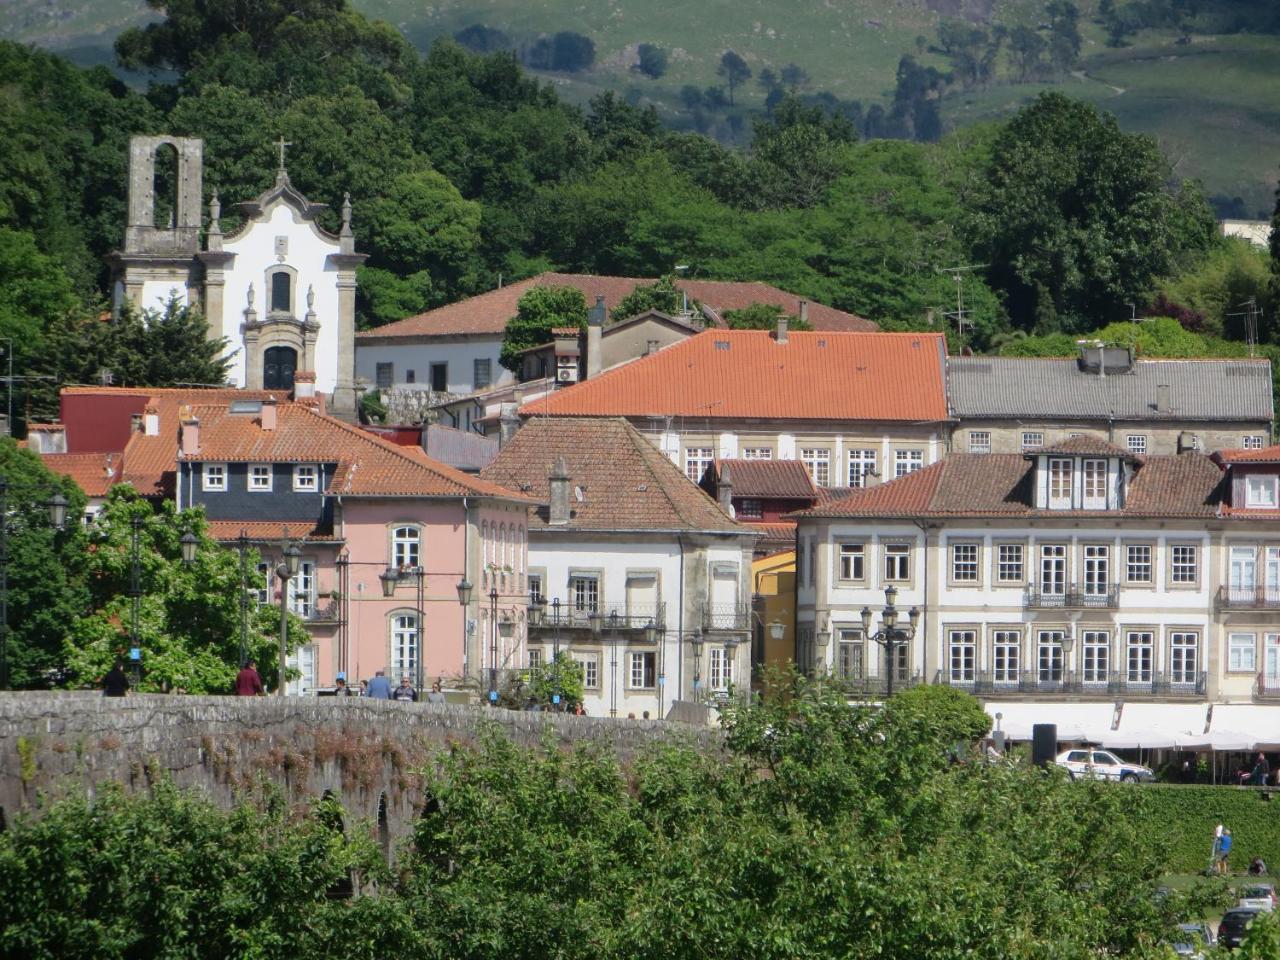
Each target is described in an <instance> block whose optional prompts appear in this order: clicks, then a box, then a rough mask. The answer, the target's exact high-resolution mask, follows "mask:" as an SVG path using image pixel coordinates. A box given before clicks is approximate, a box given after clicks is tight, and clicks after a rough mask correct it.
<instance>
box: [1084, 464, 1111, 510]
mask: <svg viewBox="0 0 1280 960" xmlns="http://www.w3.org/2000/svg"><path fill="white" fill-rule="evenodd" d="M1083 506H1084V508H1085V509H1086V510H1105V509H1106V508H1107V461H1105V460H1092V459H1090V460H1086V461H1085V462H1084V503H1083Z"/></svg>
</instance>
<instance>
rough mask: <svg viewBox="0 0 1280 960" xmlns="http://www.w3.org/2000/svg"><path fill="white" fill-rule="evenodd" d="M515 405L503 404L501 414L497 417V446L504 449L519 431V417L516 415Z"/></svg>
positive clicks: (516, 406) (516, 407)
mask: <svg viewBox="0 0 1280 960" xmlns="http://www.w3.org/2000/svg"><path fill="white" fill-rule="evenodd" d="M517 409H519V407H518V405H517V404H514V403H504V404H503V405H502V413H501V415H500V416H499V417H498V446H499V447H505V446H506V445H507V444H508V443H509V442H510V440H511V438H512V437H514V436H515V435H516V431H517V430H519V429H520V416H519V414H517V413H516V410H517Z"/></svg>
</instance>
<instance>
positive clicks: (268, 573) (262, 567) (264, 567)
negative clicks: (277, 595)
mask: <svg viewBox="0 0 1280 960" xmlns="http://www.w3.org/2000/svg"><path fill="white" fill-rule="evenodd" d="M258 576H260V577H262V586H261V587H255V588H251V589H250V590H249V599H250V600H253V601H254V602H255V603H257V605H258V606H260V607H264V606H266V605H267V604H268V603H270V602H271V592H272V591H271V578H272V577H274V576H275V571H274V570H273V569H272V566H271V561H270V560H259V561H258Z"/></svg>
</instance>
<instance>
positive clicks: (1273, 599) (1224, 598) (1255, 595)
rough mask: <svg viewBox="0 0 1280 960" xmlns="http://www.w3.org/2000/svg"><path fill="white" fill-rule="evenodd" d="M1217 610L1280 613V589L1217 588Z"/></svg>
mask: <svg viewBox="0 0 1280 960" xmlns="http://www.w3.org/2000/svg"><path fill="white" fill-rule="evenodd" d="M1216 603H1217V607H1218V609H1219V610H1276V611H1280V587H1231V586H1226V587H1219V588H1218V596H1217V597H1216Z"/></svg>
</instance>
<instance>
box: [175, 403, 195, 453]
mask: <svg viewBox="0 0 1280 960" xmlns="http://www.w3.org/2000/svg"><path fill="white" fill-rule="evenodd" d="M178 422H179V423H180V424H182V429H181V430H179V431H178V437H179V441H180V443H181V445H182V446H181V451H182V455H183V456H184V457H194V456H197V455H198V454H199V453H200V421H199V420H198V419H197V418H196V415H195V413H194V412H193V411H192V409H191V405H190V404H186V403H184V404H183V405H182V406H181V407H180V408H179V409H178Z"/></svg>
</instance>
